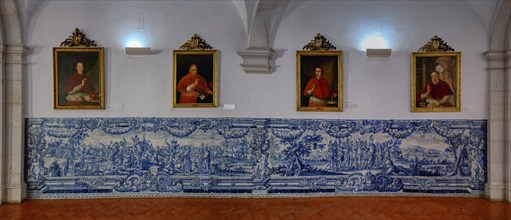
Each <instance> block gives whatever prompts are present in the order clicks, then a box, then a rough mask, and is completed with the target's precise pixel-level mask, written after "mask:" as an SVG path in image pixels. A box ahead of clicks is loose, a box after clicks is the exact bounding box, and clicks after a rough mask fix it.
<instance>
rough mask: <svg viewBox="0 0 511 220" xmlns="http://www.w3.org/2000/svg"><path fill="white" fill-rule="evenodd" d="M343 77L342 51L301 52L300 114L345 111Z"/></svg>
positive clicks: (298, 69) (298, 73)
mask: <svg viewBox="0 0 511 220" xmlns="http://www.w3.org/2000/svg"><path fill="white" fill-rule="evenodd" d="M342 77H343V72H342V51H340V50H332V51H297V52H296V103H297V110H298V111H319V112H322V111H342V110H343V86H342V85H343V81H342Z"/></svg>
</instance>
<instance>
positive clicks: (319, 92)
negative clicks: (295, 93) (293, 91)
mask: <svg viewBox="0 0 511 220" xmlns="http://www.w3.org/2000/svg"><path fill="white" fill-rule="evenodd" d="M303 96H305V97H309V104H308V106H309V107H327V106H328V102H329V101H331V99H332V97H334V98H335V97H337V94H335V93H333V92H332V90H331V89H330V85H329V83H328V81H326V79H325V78H323V68H321V67H316V68H314V77H313V78H311V79H310V80H309V81H308V82H307V85H306V86H305V90H304V91H303Z"/></svg>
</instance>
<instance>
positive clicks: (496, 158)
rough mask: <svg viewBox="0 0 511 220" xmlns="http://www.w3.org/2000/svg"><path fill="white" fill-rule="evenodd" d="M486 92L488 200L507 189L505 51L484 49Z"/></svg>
mask: <svg viewBox="0 0 511 220" xmlns="http://www.w3.org/2000/svg"><path fill="white" fill-rule="evenodd" d="M485 57H486V59H487V61H488V74H489V77H488V78H489V86H488V89H489V92H488V95H489V97H488V142H487V143H488V154H487V155H488V159H487V162H488V165H487V169H488V170H487V171H488V181H487V183H486V185H485V196H486V197H487V198H488V199H490V200H504V190H505V188H506V175H505V173H506V167H507V166H506V158H505V153H506V149H505V148H506V145H507V141H506V139H507V134H506V133H507V132H505V129H506V128H507V127H508V126H507V123H506V121H507V120H506V118H508V117H509V114H507V113H506V109H507V105H508V103H509V102H508V101H507V99H508V98H507V97H508V95H507V93H509V89H507V85H506V84H507V83H506V79H508V78H509V77H506V68H505V64H506V54H505V52H504V51H487V52H486V53H485Z"/></svg>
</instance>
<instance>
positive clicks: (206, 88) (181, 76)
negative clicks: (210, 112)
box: [172, 50, 218, 108]
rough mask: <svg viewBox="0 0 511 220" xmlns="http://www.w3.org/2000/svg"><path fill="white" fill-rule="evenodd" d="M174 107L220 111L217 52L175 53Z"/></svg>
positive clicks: (187, 51)
mask: <svg viewBox="0 0 511 220" xmlns="http://www.w3.org/2000/svg"><path fill="white" fill-rule="evenodd" d="M172 57H173V68H172V69H173V74H172V88H173V89H172V106H173V107H174V108H195V107H198V108H201V107H218V51H217V50H174V51H173V55H172Z"/></svg>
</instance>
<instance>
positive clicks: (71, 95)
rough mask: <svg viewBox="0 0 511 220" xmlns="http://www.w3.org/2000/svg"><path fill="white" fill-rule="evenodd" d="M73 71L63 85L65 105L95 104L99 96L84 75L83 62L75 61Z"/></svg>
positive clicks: (90, 81)
mask: <svg viewBox="0 0 511 220" xmlns="http://www.w3.org/2000/svg"><path fill="white" fill-rule="evenodd" d="M75 69H76V71H75V72H74V73H73V74H71V75H70V76H69V77H68V78H67V79H66V81H65V83H64V92H65V94H66V105H71V106H73V105H91V104H97V103H96V102H95V101H96V100H98V99H99V96H98V94H97V93H96V90H95V88H94V86H93V85H92V80H91V79H90V78H89V77H87V76H86V75H85V74H84V64H83V62H81V61H77V62H76V66H75Z"/></svg>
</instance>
